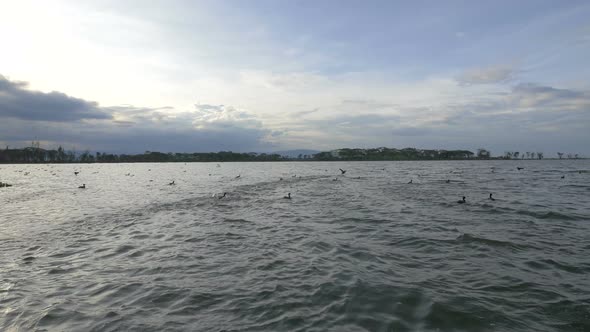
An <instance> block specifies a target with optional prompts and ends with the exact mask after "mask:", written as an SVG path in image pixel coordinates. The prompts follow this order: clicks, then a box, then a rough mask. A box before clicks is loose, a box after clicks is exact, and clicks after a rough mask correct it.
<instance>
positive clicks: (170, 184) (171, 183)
mask: <svg viewBox="0 0 590 332" xmlns="http://www.w3.org/2000/svg"><path fill="white" fill-rule="evenodd" d="M174 181H175V180H172V182H170V183H168V185H169V186H173V185H175V184H176V183H174Z"/></svg>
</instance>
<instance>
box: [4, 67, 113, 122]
mask: <svg viewBox="0 0 590 332" xmlns="http://www.w3.org/2000/svg"><path fill="white" fill-rule="evenodd" d="M27 87H28V84H27V83H26V82H16V81H10V80H8V79H7V78H5V77H4V76H2V75H0V117H12V118H18V119H23V120H33V121H53V122H71V121H78V120H90V119H110V118H112V116H111V115H110V114H109V113H108V112H105V111H104V110H102V109H101V108H100V107H99V106H98V104H97V103H95V102H91V101H86V100H83V99H79V98H74V97H70V96H68V95H66V94H64V93H61V92H55V91H54V92H49V93H44V92H40V91H31V90H28V89H27Z"/></svg>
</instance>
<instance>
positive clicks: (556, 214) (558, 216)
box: [516, 210, 578, 220]
mask: <svg viewBox="0 0 590 332" xmlns="http://www.w3.org/2000/svg"><path fill="white" fill-rule="evenodd" d="M516 213H517V214H520V215H525V216H530V217H535V218H537V219H557V220H577V219H578V218H577V217H576V216H573V215H568V214H564V213H559V212H555V211H549V212H544V213H543V212H534V211H528V210H518V211H516Z"/></svg>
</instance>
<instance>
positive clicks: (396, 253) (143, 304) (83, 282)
mask: <svg viewBox="0 0 590 332" xmlns="http://www.w3.org/2000/svg"><path fill="white" fill-rule="evenodd" d="M517 166H519V167H524V169H523V170H520V171H518V170H517V169H516V168H517ZM339 168H342V169H344V170H346V171H347V172H346V174H344V175H341V172H340V171H339ZM74 171H79V172H80V173H79V174H78V175H74ZM238 175H239V176H240V177H239V178H236V177H237V176H238ZM562 176H564V178H562ZM281 178H282V180H281ZM335 179H336V180H335ZM410 180H412V184H408V183H407V182H409V181H410ZM447 180H450V183H447ZM0 181H2V182H8V183H11V184H13V187H10V188H0V330H2V331H35V330H38V331H45V330H47V331H590V162H589V161H586V160H562V161H558V160H547V161H489V162H488V161H454V162H440V161H439V162H427V161H418V162H354V163H345V162H342V163H338V162H327V163H321V162H310V163H306V162H291V163H221V164H216V163H189V164H182V163H176V164H90V165H86V164H84V165H82V164H80V165H0ZM171 181H175V185H168V183H169V182H171ZM82 184H86V187H87V189H78V188H77V187H78V186H79V185H82ZM223 192H227V196H226V197H224V198H223V199H218V198H217V197H212V195H214V194H218V193H223ZM287 193H291V194H292V199H290V200H288V199H283V196H285V195H286V194H287ZM489 193H493V195H494V197H495V198H496V200H495V201H491V200H489V199H488V195H489ZM462 196H466V201H467V203H466V204H457V200H459V199H460V198H461V197H462Z"/></svg>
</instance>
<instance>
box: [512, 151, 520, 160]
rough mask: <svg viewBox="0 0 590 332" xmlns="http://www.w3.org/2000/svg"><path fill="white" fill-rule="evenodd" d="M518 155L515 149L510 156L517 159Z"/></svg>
mask: <svg viewBox="0 0 590 332" xmlns="http://www.w3.org/2000/svg"><path fill="white" fill-rule="evenodd" d="M519 155H520V152H518V151H515V152H513V153H512V156H513V157H514V159H518V156H519Z"/></svg>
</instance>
